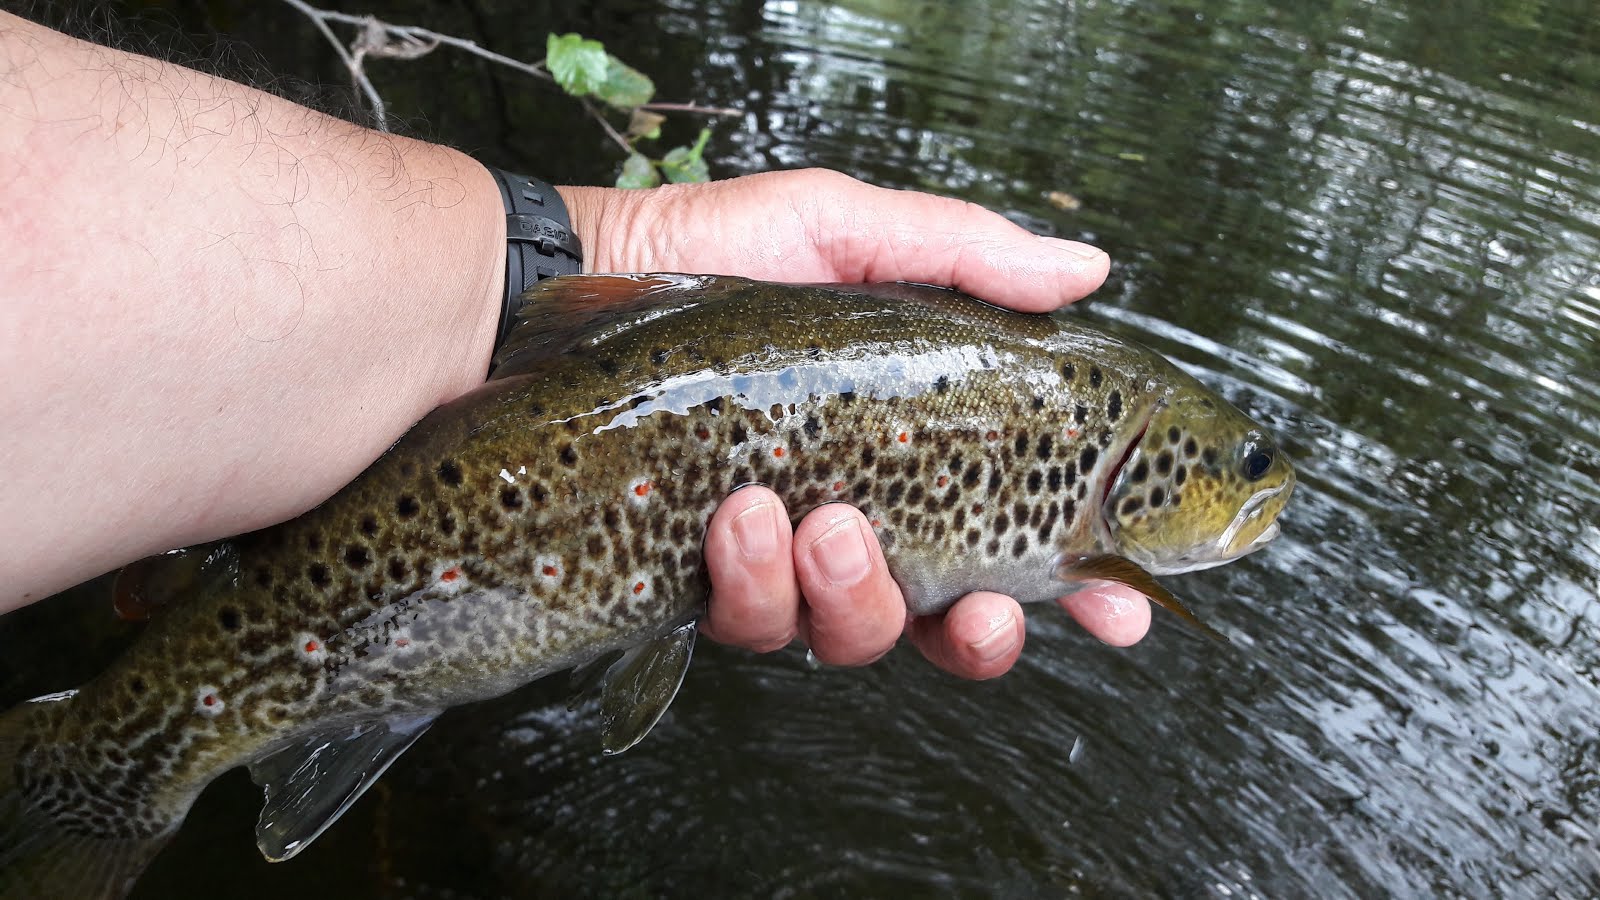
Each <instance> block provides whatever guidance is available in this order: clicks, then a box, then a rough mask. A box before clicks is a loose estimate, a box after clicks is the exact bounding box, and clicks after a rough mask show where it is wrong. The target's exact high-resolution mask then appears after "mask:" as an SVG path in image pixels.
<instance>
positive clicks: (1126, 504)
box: [1122, 497, 1144, 516]
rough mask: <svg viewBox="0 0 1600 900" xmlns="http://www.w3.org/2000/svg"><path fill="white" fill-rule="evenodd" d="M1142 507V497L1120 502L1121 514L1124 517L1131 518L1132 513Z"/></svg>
mask: <svg viewBox="0 0 1600 900" xmlns="http://www.w3.org/2000/svg"><path fill="white" fill-rule="evenodd" d="M1143 506H1144V498H1143V497H1129V498H1128V499H1126V500H1124V501H1122V514H1123V515H1125V516H1131V515H1133V514H1134V513H1136V512H1138V511H1139V509H1140V508H1141V507H1143Z"/></svg>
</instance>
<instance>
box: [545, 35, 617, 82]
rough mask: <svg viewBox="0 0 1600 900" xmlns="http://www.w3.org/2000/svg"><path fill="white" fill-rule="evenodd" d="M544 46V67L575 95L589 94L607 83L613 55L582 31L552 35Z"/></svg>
mask: <svg viewBox="0 0 1600 900" xmlns="http://www.w3.org/2000/svg"><path fill="white" fill-rule="evenodd" d="M544 47H545V50H544V52H545V57H544V65H545V68H547V69H549V70H550V74H551V75H552V76H554V78H555V80H556V84H559V85H561V89H562V90H564V91H566V92H567V93H569V94H571V95H572V96H574V97H587V96H589V95H590V94H593V93H594V92H595V91H597V90H599V89H600V86H601V85H602V84H604V83H605V80H606V74H607V69H608V68H609V67H610V60H611V57H610V56H609V55H608V54H607V53H606V48H605V47H604V46H603V45H602V44H601V43H600V42H599V41H591V40H585V39H584V37H583V35H581V34H563V35H561V36H559V37H558V36H556V35H554V34H552V35H550V36H549V37H548V38H546V39H545V45H544Z"/></svg>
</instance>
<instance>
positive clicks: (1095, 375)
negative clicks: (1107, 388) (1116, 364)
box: [1089, 366, 1105, 388]
mask: <svg viewBox="0 0 1600 900" xmlns="http://www.w3.org/2000/svg"><path fill="white" fill-rule="evenodd" d="M1104 380H1105V374H1104V373H1103V372H1101V371H1100V367H1099V366H1090V367H1089V387H1092V388H1097V387H1099V386H1100V382H1102V381H1104Z"/></svg>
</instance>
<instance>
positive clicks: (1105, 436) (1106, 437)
mask: <svg viewBox="0 0 1600 900" xmlns="http://www.w3.org/2000/svg"><path fill="white" fill-rule="evenodd" d="M1100 446H1101V447H1102V448H1105V447H1109V446H1111V432H1110V431H1102V432H1100Z"/></svg>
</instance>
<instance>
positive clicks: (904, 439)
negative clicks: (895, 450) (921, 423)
mask: <svg viewBox="0 0 1600 900" xmlns="http://www.w3.org/2000/svg"><path fill="white" fill-rule="evenodd" d="M895 440H897V441H899V442H900V443H902V444H904V443H905V442H907V441H909V440H911V435H909V434H906V433H905V432H904V431H902V432H900V436H899V437H898V438H895Z"/></svg>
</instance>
